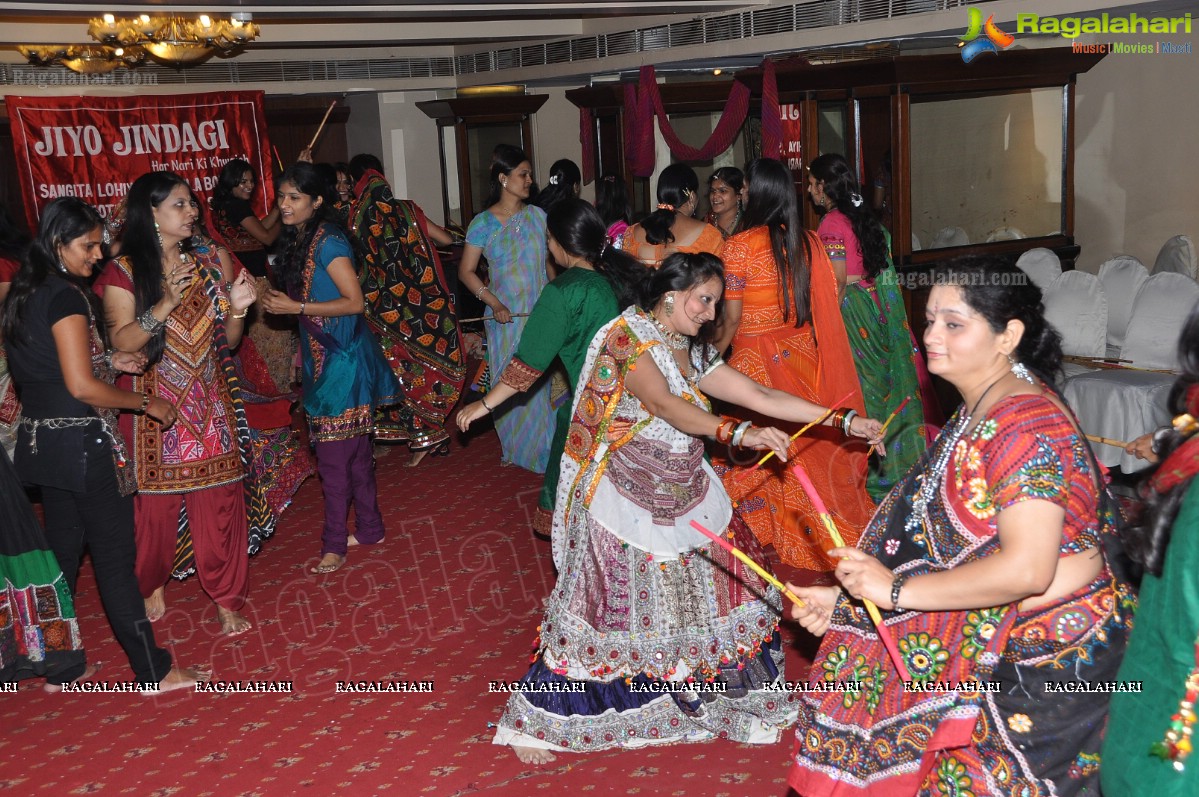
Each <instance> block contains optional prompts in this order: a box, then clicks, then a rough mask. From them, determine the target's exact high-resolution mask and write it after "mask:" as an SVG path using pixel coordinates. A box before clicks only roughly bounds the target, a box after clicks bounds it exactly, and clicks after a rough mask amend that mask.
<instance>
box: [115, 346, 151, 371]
mask: <svg viewBox="0 0 1199 797" xmlns="http://www.w3.org/2000/svg"><path fill="white" fill-rule="evenodd" d="M112 367H113V369H114V370H116V371H120V372H121V373H123V374H140V373H144V372H145V370H146V355H144V354H142V353H141V352H140V351H114V352H113V353H112Z"/></svg>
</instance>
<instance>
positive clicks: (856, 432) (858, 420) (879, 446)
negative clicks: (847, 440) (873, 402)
mask: <svg viewBox="0 0 1199 797" xmlns="http://www.w3.org/2000/svg"><path fill="white" fill-rule="evenodd" d="M849 434H850V435H851V436H853V437H860V438H862V439H863V440H865V441H866V442H867V443H869V444H870V447H871V448H873V449H874V451H875V453H877V454H878V455H879V456H880V457H885V456H887V447H886V446H885V445H884V444H883V425H882V423H881V422H880V421H876V420H875V419H874V418H863V417H862V416H861V415H858V416H855V417H854V419H853V420H852V421H850V423H849Z"/></svg>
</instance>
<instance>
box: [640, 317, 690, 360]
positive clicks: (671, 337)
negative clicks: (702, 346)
mask: <svg viewBox="0 0 1199 797" xmlns="http://www.w3.org/2000/svg"><path fill="white" fill-rule="evenodd" d="M649 317H650V320H652V321H653V322H654V326H656V327H657V328H658V331H659V332H661V333H662V339H663V340H665V341H666V345H667V346H669V347H670V349H671V351H683V350H684V349H686V348H687V347H689V346H690V345H691V341H690V340H689V339H688V338H687V336H686V335H684V334H683V333H682V332H671V331H670V330H669V329H667V328H666V325H665V324H663V323H662V322H661V321H659V320H658V317H657V316H656V315H654V314H653V313H650V314H649Z"/></svg>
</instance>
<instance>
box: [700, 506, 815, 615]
mask: <svg viewBox="0 0 1199 797" xmlns="http://www.w3.org/2000/svg"><path fill="white" fill-rule="evenodd" d="M691 527H692V528H693V529H695V530H696V531H698V532H699V533H700V534H702V535H704V536H705V537H707V538H708V539H710V540H712V541H713V542H715V543H716V544H718V545H719V546H720V547H721V548H724V549H725V550H726V551H728V552H729V553H731V554H732V555H733V556H735V557H737V558H738V559H740V560H741V561H742V562H744V563H745V566H746V567H748V568H749V569H750V570H752V571H754V572H755V573H757V574H758V575H759V576H761V577H762V578H763V579H765V580H766V583H768V584H770V585H771V586H773V587H774V588H775V589H777V590H778V591H779V592H781V593H783V594H784V595H786V596H787V597H788V598H790V599H791V600H792V601H794V602H795V605H796V606H803V605H804V602H803V601H802V600H800V599H799V596H798V595H796V594H795V593H794V592H792V591H791V590H789V589H787V585H786V584H784V583H783V582H781V581H779V580H778V579H777V578H775V577H774V575H773V574H772V573H770V571H768V570H766V569H765V568H763V567H762V566H761V565H759V564H758V563H757V562H755V561H754V560H753V559H750V558H749V556H748V555H747V554H746V553H745V551H742V550H741V549H740V548H738V547H736V546H735V545H733V544H732V543H731V542H729V541H728V540H726V539H725V538H724V537H722V536H720V535H719V534H713V533H712V532H710V531H708V530H707V529H706V528H704V527H703V526H701V525H700V524H699V523H698V522H696V521H694V520H693V521H691Z"/></svg>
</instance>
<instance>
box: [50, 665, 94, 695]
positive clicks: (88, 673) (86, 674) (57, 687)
mask: <svg viewBox="0 0 1199 797" xmlns="http://www.w3.org/2000/svg"><path fill="white" fill-rule="evenodd" d="M103 666H104V663H103V662H99V661H98V662H96V663H95V664H89V665H87V667H85V668H84V669H83V675H80V676H79V677H78V678H75V679H73V680H71V681H68V682H67V683H72V684H77V683H79V682H80V681H86V680H87V679H89V678H91V677H92V676H93V675H95V674H96V673H98V672H99V671H100V668H101V667H103ZM42 689H43V690H44V691H46V692H49V693H50V694H55V693H56V692H61V691H62V684H52V683H50V682H49V681H47V682H46V683H44V684H42Z"/></svg>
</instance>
